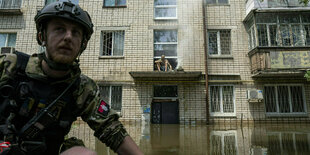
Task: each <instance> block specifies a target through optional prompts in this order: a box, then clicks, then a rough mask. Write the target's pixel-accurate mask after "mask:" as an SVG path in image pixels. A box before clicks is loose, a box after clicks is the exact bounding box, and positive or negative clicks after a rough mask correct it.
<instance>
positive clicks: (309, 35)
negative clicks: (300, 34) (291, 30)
mask: <svg viewBox="0 0 310 155" xmlns="http://www.w3.org/2000/svg"><path fill="white" fill-rule="evenodd" d="M304 34H305V37H306V45H307V46H309V45H310V25H304Z"/></svg>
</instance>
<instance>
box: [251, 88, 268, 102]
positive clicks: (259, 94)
mask: <svg viewBox="0 0 310 155" xmlns="http://www.w3.org/2000/svg"><path fill="white" fill-rule="evenodd" d="M247 96H248V99H250V100H251V99H260V100H262V99H264V97H263V91H262V90H257V89H251V90H248V93H247Z"/></svg>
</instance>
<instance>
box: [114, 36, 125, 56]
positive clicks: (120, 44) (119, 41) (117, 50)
mask: <svg viewBox="0 0 310 155" xmlns="http://www.w3.org/2000/svg"><path fill="white" fill-rule="evenodd" d="M113 43H114V44H113V55H123V51H124V32H123V31H116V32H114V42H113Z"/></svg>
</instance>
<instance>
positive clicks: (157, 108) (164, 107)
mask: <svg viewBox="0 0 310 155" xmlns="http://www.w3.org/2000/svg"><path fill="white" fill-rule="evenodd" d="M152 123H154V124H179V102H177V101H169V102H167V101H166V102H153V103H152Z"/></svg>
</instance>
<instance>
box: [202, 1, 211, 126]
mask: <svg viewBox="0 0 310 155" xmlns="http://www.w3.org/2000/svg"><path fill="white" fill-rule="evenodd" d="M206 11H207V4H206V2H205V0H202V16H203V37H204V54H205V61H204V62H205V79H206V80H205V81H206V124H207V125H208V124H210V120H209V117H210V114H209V85H208V50H207V49H208V45H207V43H208V42H207V25H208V24H207V17H206Z"/></svg>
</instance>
